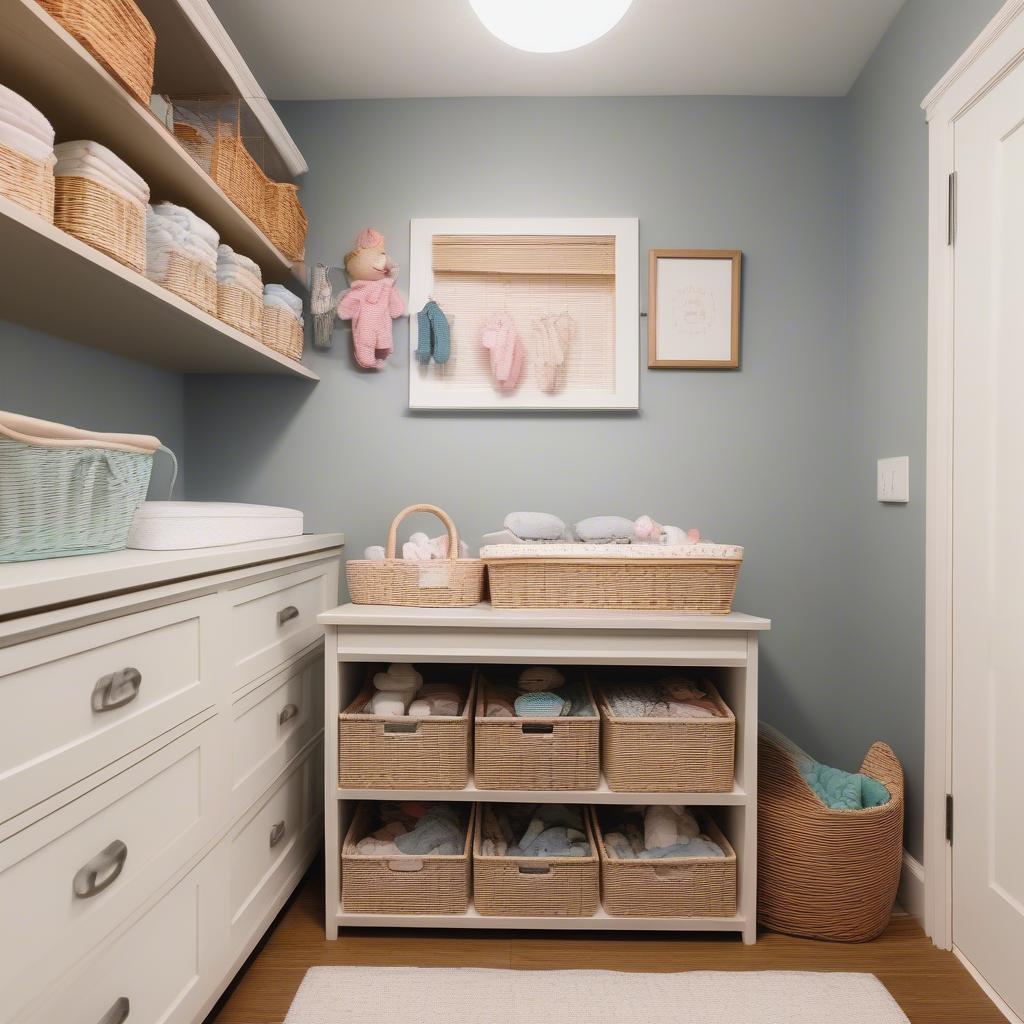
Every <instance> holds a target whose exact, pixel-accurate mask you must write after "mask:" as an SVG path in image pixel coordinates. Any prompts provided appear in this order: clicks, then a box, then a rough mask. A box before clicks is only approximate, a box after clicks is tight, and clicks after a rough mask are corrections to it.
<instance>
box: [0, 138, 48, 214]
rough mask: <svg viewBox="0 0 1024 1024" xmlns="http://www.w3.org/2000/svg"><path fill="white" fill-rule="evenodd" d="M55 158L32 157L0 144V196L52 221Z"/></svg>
mask: <svg viewBox="0 0 1024 1024" xmlns="http://www.w3.org/2000/svg"><path fill="white" fill-rule="evenodd" d="M56 163H57V158H56V157H55V156H54V157H50V159H49V160H33V159H32V158H31V157H27V156H25V154H24V153H19V152H18V151H17V150H16V149H11V148H10V147H9V146H4V145H2V144H0V196H4V197H6V198H7V199H10V200H11V202H14V203H17V204H18V205H19V206H24V207H25V209H26V210H31V212H32V213H34V214H37V215H38V216H40V217H42V218H43V219H44V220H47V221H49V222H50V223H51V224H52V223H53V168H54V165H55V164H56Z"/></svg>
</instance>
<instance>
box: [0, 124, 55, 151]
mask: <svg viewBox="0 0 1024 1024" xmlns="http://www.w3.org/2000/svg"><path fill="white" fill-rule="evenodd" d="M0 146H6V147H7V148H8V149H13V150H14V151H15V152H17V153H20V154H21V155H22V156H27V157H28V158H29V159H30V160H49V159H50V158H51V157H52V156H53V146H49V145H47V144H46V143H45V142H43V141H42V140H40V139H37V138H36V137H35V136H34V135H29V133H28V132H26V131H24V130H23V129H21V128H15V127H14V125H13V124H8V123H7V122H6V121H0Z"/></svg>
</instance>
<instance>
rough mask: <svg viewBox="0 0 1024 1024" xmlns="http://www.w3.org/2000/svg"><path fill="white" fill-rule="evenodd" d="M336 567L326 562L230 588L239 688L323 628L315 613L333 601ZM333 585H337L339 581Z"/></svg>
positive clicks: (231, 635) (231, 640)
mask: <svg viewBox="0 0 1024 1024" xmlns="http://www.w3.org/2000/svg"><path fill="white" fill-rule="evenodd" d="M335 576H336V574H335V572H334V570H333V566H329V565H327V564H322V565H319V566H312V567H310V568H308V569H300V570H299V571H297V572H290V573H286V574H284V575H282V576H275V577H273V578H272V579H269V580H263V581H261V582H260V583H253V584H251V585H250V586H247V587H240V588H238V589H237V590H234V591H232V592H231V594H230V597H231V600H232V609H231V622H230V624H229V630H228V637H229V643H230V645H231V651H232V663H233V665H234V668H235V678H234V687H235V688H236V689H237V688H238V687H240V686H244V685H245V684H246V683H248V682H251V681H252V680H254V679H257V678H258V677H259V676H261V675H264V674H265V673H267V672H270V671H271V670H272V669H275V668H277V666H278V665H282V664H283V663H284V662H286V661H287V660H288V659H289V658H293V657H295V655H296V654H298V653H299V652H301V651H302V650H303V649H304V648H305V647H308V646H309V645H310V644H311V643H312V642H313V641H314V640H316V639H317V637H319V636H322V635H323V630H322V629H321V627H320V626H319V624H318V623H317V621H316V617H317V616H318V615H319V614H320V612H322V611H323V610H324V609H325V608H328V607H330V604H332V603H333V602H334V599H335V595H334V594H331V595H328V589H329V587H330V581H331V580H332V579H335ZM334 589H337V585H336V584H335V586H334Z"/></svg>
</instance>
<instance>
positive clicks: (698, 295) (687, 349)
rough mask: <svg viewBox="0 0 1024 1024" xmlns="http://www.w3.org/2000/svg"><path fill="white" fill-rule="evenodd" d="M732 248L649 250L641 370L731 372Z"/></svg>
mask: <svg viewBox="0 0 1024 1024" xmlns="http://www.w3.org/2000/svg"><path fill="white" fill-rule="evenodd" d="M742 259H743V254H742V253H741V252H739V251H738V250H735V249H651V252H650V263H649V278H648V299H647V365H648V366H649V367H651V368H652V369H662V368H666V369H670V368H676V369H691V370H713V369H722V370H729V369H736V368H737V367H738V366H739V365H740V263H741V262H742Z"/></svg>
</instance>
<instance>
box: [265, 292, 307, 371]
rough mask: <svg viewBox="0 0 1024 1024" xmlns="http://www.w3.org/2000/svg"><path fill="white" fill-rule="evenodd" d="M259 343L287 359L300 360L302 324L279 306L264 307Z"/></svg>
mask: <svg viewBox="0 0 1024 1024" xmlns="http://www.w3.org/2000/svg"><path fill="white" fill-rule="evenodd" d="M261 301H262V300H261ZM260 317H261V318H260V341H262V342H263V344H264V345H266V346H267V348H272V349H273V350H274V351H275V352H279V353H280V354H281V355H283V356H287V357H288V358H289V359H295V360H299V359H301V358H302V348H303V331H302V323H301V321H299V320H298V319H296V318H295V317H294V316H293V315H292V314H291V313H289V312H288V310H286V309H281V307H280V306H266V305H265V306H264V307H263V309H262V310H261V314H260Z"/></svg>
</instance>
